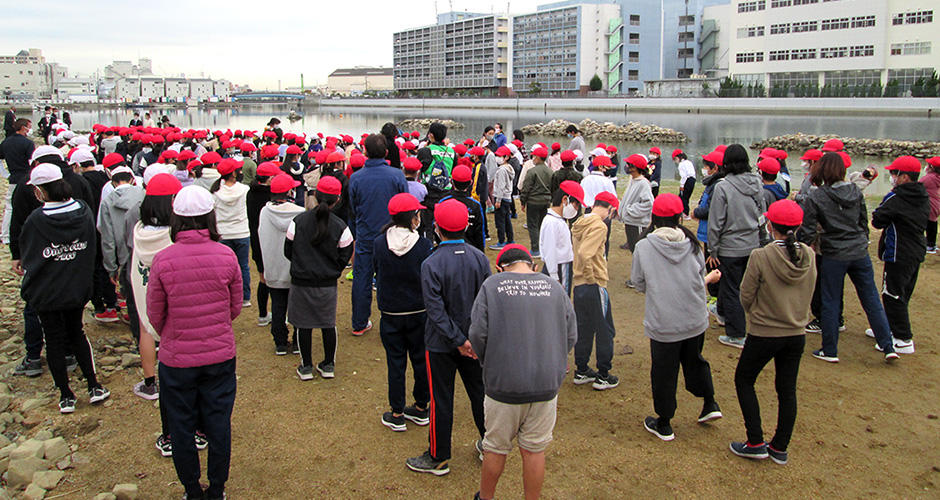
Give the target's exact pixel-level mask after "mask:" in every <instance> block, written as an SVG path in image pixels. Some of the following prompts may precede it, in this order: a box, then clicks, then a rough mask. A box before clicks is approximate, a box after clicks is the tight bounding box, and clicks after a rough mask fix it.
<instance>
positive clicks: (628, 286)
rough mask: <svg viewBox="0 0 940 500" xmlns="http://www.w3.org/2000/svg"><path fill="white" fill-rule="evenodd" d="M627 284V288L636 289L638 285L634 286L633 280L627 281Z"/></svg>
mask: <svg viewBox="0 0 940 500" xmlns="http://www.w3.org/2000/svg"><path fill="white" fill-rule="evenodd" d="M625 284H626V285H627V288H636V285H634V284H633V280H627V282H626V283H625Z"/></svg>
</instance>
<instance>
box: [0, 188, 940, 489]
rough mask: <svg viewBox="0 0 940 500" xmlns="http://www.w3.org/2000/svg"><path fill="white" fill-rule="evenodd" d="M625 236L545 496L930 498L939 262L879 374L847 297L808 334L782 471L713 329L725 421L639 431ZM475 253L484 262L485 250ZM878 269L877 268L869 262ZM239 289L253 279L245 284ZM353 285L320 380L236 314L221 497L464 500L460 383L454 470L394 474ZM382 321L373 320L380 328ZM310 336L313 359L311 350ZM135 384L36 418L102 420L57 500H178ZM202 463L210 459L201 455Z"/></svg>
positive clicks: (767, 381) (509, 480)
mask: <svg viewBox="0 0 940 500" xmlns="http://www.w3.org/2000/svg"><path fill="white" fill-rule="evenodd" d="M694 198H695V199H697V198H698V195H696V196H695V197H694ZM521 214H522V212H521V211H520V218H519V219H517V220H515V221H514V224H515V231H516V241H517V242H519V243H523V244H527V243H528V235H527V233H526V232H525V230H523V228H522V223H523V219H524V216H522V215H521ZM490 222H491V223H492V218H490ZM491 227H492V226H491ZM872 238H873V239H876V238H877V233H876V232H873V235H872ZM624 241H625V237H624V233H623V229H622V226H621V225H620V224H615V225H614V231H613V233H612V236H611V253H610V270H611V272H610V274H611V281H610V287H609V289H610V292H611V294H610V295H611V300H612V301H613V308H614V313H613V315H614V320H615V324H616V327H617V337H616V340H615V343H616V348H615V357H614V362H613V365H614V368H613V370H612V373H614V374H616V375H618V376H619V377H620V380H621V383H620V386H619V387H618V388H616V389H614V390H610V391H606V392H598V391H595V390H593V389H591V387H590V385H585V386H580V387H579V386H575V385H573V384H572V383H571V379H570V376H569V378H568V379H567V380H566V382H565V384H564V386H563V387H562V390H561V394H560V396H559V405H558V422H557V426H556V427H555V441H554V443H552V445H551V446H550V448H549V449H548V456H547V475H546V480H545V489H544V497H545V498H550V499H566V498H591V499H621V498H638V497H639V498H720V497H726V498H745V497H748V496H750V495H754V494H758V495H761V496H765V495H768V494H769V495H772V496H774V497H777V498H819V497H828V498H881V497H886V496H889V495H890V496H891V497H894V498H938V497H940V492H938V491H937V485H938V484H940V420H938V419H937V415H938V414H940V387H938V375H937V374H938V369H940V357H938V350H940V339H938V337H937V334H936V330H935V328H936V327H935V326H932V325H933V321H935V320H936V318H937V311H938V309H937V307H936V306H935V305H934V301H933V300H932V299H933V297H936V296H937V295H938V294H940V278H938V274H937V273H938V272H940V259H938V257H937V256H930V255H928V259H927V262H926V263H925V264H924V266H923V268H922V269H921V274H920V282H919V283H918V287H917V291H916V292H915V295H914V298H913V304H912V311H913V314H912V323H913V326H914V330H915V338H916V342H917V354H915V355H904V356H902V358H901V360H900V361H899V362H898V363H896V364H895V365H893V366H892V365H887V364H885V363H884V362H883V360H882V359H883V358H882V356H881V354H879V353H878V352H876V351H875V350H874V349H873V345H874V341H873V340H871V339H869V338H867V337H865V335H864V330H865V328H866V326H867V324H866V319H865V316H864V314H863V312H862V311H861V308H860V306H859V304H858V300H857V298H856V296H855V294H854V291H853V290H850V289H847V292H846V326H847V327H848V329H847V331H846V332H845V333H843V335H842V340H841V342H840V358H841V360H842V361H841V363H839V364H836V365H832V364H828V363H824V362H822V361H819V360H816V359H814V358H813V357H812V356H811V355H810V350H811V349H815V348H818V347H819V344H820V339H819V337H818V335H809V338H808V339H807V350H806V353H805V355H804V364H803V367H802V370H801V372H802V373H801V374H800V381H799V398H800V399H799V416H798V420H797V424H796V430H795V433H794V437H793V441H792V444H791V447H790V464H789V465H786V466H778V465H776V464H774V463H772V462H771V461H769V460H765V461H761V462H750V461H745V460H743V459H740V458H737V457H735V456H733V455H732V454H731V453H730V451H729V450H728V443H729V442H730V441H732V440H743V439H744V437H745V435H744V424H743V421H742V419H741V413H740V409H739V406H738V403H737V400H736V397H735V392H734V384H733V375H734V369H735V365H736V363H737V359H738V356H739V354H740V351H738V350H736V349H733V348H729V347H725V346H722V345H721V344H719V343H718V341H717V337H718V335H719V334H720V333H721V330H720V329H718V328H717V326H716V325H714V324H713V326H712V328H711V329H710V330H709V331H708V333H707V337H708V339H707V343H706V345H705V352H704V356H705V358H706V359H708V361H709V362H710V363H711V365H712V370H713V377H714V382H715V388H716V391H717V395H716V397H717V400H718V402H719V404H721V408H722V411H723V412H724V418H723V419H721V420H719V421H717V422H715V423H713V424H711V425H704V426H702V425H698V424H697V423H696V422H695V419H696V417H697V416H698V413H699V411H700V410H701V401H700V400H697V399H696V398H694V397H692V396H691V395H690V394H688V393H686V392H683V390H682V389H681V388H680V393H679V395H678V402H679V409H678V413H677V416H676V418H675V420H673V427H674V429H675V433H676V439H675V441H672V442H669V443H665V442H662V441H660V440H659V439H656V438H655V437H654V436H652V435H650V434H649V433H648V432H646V431H645V430H644V429H643V427H642V420H643V418H644V417H645V416H647V415H650V414H652V401H651V396H650V382H649V375H648V373H649V366H650V360H649V343H648V341H647V339H646V337H644V335H643V328H642V321H643V297H642V296H641V294H639V293H637V292H635V291H632V290H630V289H627V288H626V287H625V286H624V285H623V283H624V281H625V280H626V278H627V277H628V276H629V271H630V254H629V252H628V251H626V250H621V249H619V248H617V247H618V245H620V244H621V243H623V242H624ZM870 249H871V250H872V252H873V251H874V249H875V245H871V246H870ZM487 255H488V256H490V258H491V259H493V258H495V252H492V251H488V252H487ZM872 255H873V259H874V254H872ZM875 260H877V259H875ZM876 268H877V269H876V273H879V272H880V265H878V264H876ZM252 283H253V284H256V283H257V276H256V275H255V274H253V276H252ZM350 285H351V282H349V281H346V280H345V279H344V280H341V281H340V283H339V291H340V292H339V293H340V301H339V304H340V306H339V316H338V322H339V324H338V330H339V333H340V336H339V349H338V355H337V357H338V360H337V366H336V370H337V377H336V378H335V379H333V380H324V379H321V378H319V377H317V378H316V379H314V380H313V381H310V382H301V381H300V380H299V379H298V377H297V375H296V374H295V373H294V369H295V367H296V365H297V364H298V358H299V357H298V356H295V355H288V356H284V357H277V356H275V355H274V344H273V341H272V340H271V336H270V333H269V329H268V328H259V327H257V326H256V321H257V308H256V307H255V308H252V309H250V310H246V311H244V312H243V313H242V315H241V317H240V318H238V320H237V321H236V324H235V331H236V337H237V343H238V377H239V387H238V398H237V402H236V405H235V411H234V416H233V452H232V466H231V477H230V480H229V482H228V496H229V498H232V499H248V498H251V499H257V498H271V499H299V498H357V499H358V498H370V499H371V498H375V499H384V498H418V499H430V498H441V499H452V498H466V499H469V498H472V497H473V493H474V492H475V491H477V489H478V484H479V470H480V462H479V460H478V459H477V456H476V453H475V452H474V451H473V445H472V443H473V442H474V440H475V439H476V437H477V436H476V435H475V431H474V427H473V425H472V420H471V417H470V414H469V405H468V403H467V399H466V395H465V393H464V392H463V389H462V388H461V389H458V390H457V395H456V411H455V429H454V436H453V442H454V456H453V459H452V460H451V464H450V465H451V473H450V474H449V475H447V476H445V477H433V476H430V475H425V474H417V473H414V472H411V471H409V470H408V469H406V467H405V463H404V462H405V459H406V458H407V457H410V456H415V455H419V454H421V453H422V452H423V451H424V450H425V449H426V447H427V444H428V443H427V428H426V427H418V426H415V425H413V424H410V423H409V428H408V431H407V432H404V433H394V432H392V431H391V430H389V429H387V428H386V427H384V426H382V425H381V424H380V423H379V419H380V416H381V414H382V412H383V411H385V410H386V409H387V401H386V373H385V360H384V351H383V349H382V345H381V341H380V339H379V335H378V331H377V326H376V329H374V330H372V331H370V332H369V333H367V334H366V335H365V336H363V337H361V338H354V337H352V336H351V335H350V319H349V316H350V301H349V290H350ZM89 319H90V317H89ZM378 319H379V315H378V313H373V315H372V320H373V322H374V323H375V324H376V325H378ZM125 330H126V327H123V326H101V325H97V324H90V325H89V326H88V329H87V331H88V333H89V336H90V338H91V339H92V340H93V341H94V340H95V339H98V340H102V339H106V338H109V337H115V336H118V335H127V334H126V333H125ZM314 338H315V342H314V356H317V355H318V353H320V352H322V351H321V350H320V347H319V343H318V342H316V338H317V337H316V335H315V337H314ZM572 363H573V362H572ZM11 378H12V377H11ZM8 380H9V379H8ZM138 380H139V370H137V369H132V370H127V371H121V372H116V373H115V374H114V375H112V376H110V377H109V378H107V379H105V380H104V383H105V384H106V385H107V386H108V387H109V389H110V390H111V392H112V399H113V401H114V403H113V404H112V405H111V406H110V407H107V408H105V407H96V408H92V407H89V406H88V404H87V402H86V401H87V399H85V398H84V394H83V393H79V394H80V399H79V405H78V410H77V412H76V413H75V414H73V415H71V416H62V415H59V414H58V412H57V411H56V409H55V408H54V405H49V406H48V407H46V408H43V409H41V410H40V413H39V414H40V415H41V416H43V417H45V418H46V419H47V420H46V423H45V424H44V425H43V427H45V426H48V427H51V428H56V429H60V430H63V429H70V428H72V427H73V425H74V424H73V423H74V422H75V421H77V420H78V419H81V418H82V417H83V416H85V415H93V416H95V417H97V418H98V419H100V422H101V426H100V427H99V428H98V429H97V430H95V431H93V432H91V433H89V434H87V435H84V436H80V437H70V436H67V439H69V442H70V443H74V444H77V445H78V446H79V447H80V450H81V451H82V452H83V453H85V454H87V455H88V456H89V457H90V458H91V460H90V463H88V464H81V465H79V466H77V468H76V469H74V470H72V471H70V472H69V474H68V483H67V484H64V485H62V486H60V487H59V489H57V490H56V491H55V492H52V493H55V494H56V495H59V498H62V499H66V500H68V499H79V498H85V499H87V498H91V497H92V496H94V495H95V494H96V493H98V492H102V491H110V490H111V487H112V486H113V485H114V484H116V483H126V482H130V483H137V484H138V485H139V487H140V491H141V494H140V498H142V499H152V500H156V499H178V498H180V497H181V495H182V488H181V487H180V485H179V483H178V482H177V479H176V474H175V471H174V469H173V463H172V461H171V460H170V459H167V458H161V457H160V456H159V455H158V453H157V451H156V450H155V449H154V440H155V438H156V436H157V435H158V432H159V428H160V427H159V414H158V413H159V410H158V409H157V408H156V407H155V405H154V404H153V403H151V402H147V401H144V400H142V399H140V398H138V397H136V396H134V395H133V394H132V392H131V388H132V385H133V384H134V383H135V382H137V381H138ZM11 383H13V384H14V388H15V389H16V390H17V391H27V390H34V391H36V390H48V391H49V393H50V395H53V394H54V393H53V392H52V381H51V378H50V376H49V375H48V373H46V374H44V375H43V376H42V377H41V378H37V379H28V380H24V379H16V380H15V382H11ZM458 385H459V384H458ZM758 393H759V395H760V397H761V402H762V404H763V415H764V417H765V433H767V439H769V438H770V436H772V433H773V429H774V422H775V419H774V415H775V414H776V403H775V399H774V395H773V368H772V367H769V368H768V369H767V370H766V371H765V373H764V374H763V375H762V376H761V378H760V379H759V381H758ZM409 401H410V398H409ZM201 455H202V458H203V464H205V462H204V461H205V456H206V455H205V452H202V453H201ZM63 493H65V494H64V495H62V494H63ZM521 496H522V486H521V460H520V459H519V456H518V454H517V453H514V454H513V455H512V456H511V458H510V459H509V461H508V465H507V468H506V472H505V474H504V475H503V479H502V481H501V482H500V485H499V488H498V490H497V497H498V498H520V497H521Z"/></svg>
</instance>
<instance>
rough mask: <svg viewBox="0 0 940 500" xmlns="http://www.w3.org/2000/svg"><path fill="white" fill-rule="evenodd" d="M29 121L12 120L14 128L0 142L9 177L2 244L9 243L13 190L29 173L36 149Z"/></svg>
mask: <svg viewBox="0 0 940 500" xmlns="http://www.w3.org/2000/svg"><path fill="white" fill-rule="evenodd" d="M29 126H30V121H29V120H27V119H25V118H20V119H19V120H16V121H15V122H13V124H12V125H10V127H11V128H12V129H14V130H16V132H15V133H13V134H11V133H10V132H9V131H7V137H6V139H4V140H3V142H0V160H4V161H6V164H7V171H8V172H9V173H10V177H9V178H7V182H8V183H9V187H8V188H7V196H6V203H5V204H4V210H3V230H2V235H0V239H2V240H3V244H5V245H6V244H9V243H10V217H11V216H12V215H13V205H12V200H13V191H14V190H15V189H16V184H17V183H18V182H19V181H20V179H22V178H24V177H26V176H28V175H29V161H30V158H31V157H32V156H33V151H35V150H36V144H35V143H34V142H33V141H32V139H30V138H29V137H28V136H29Z"/></svg>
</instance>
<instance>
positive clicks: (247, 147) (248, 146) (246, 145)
mask: <svg viewBox="0 0 940 500" xmlns="http://www.w3.org/2000/svg"><path fill="white" fill-rule="evenodd" d="M238 149H240V150H242V153H250V152H252V151H257V150H258V147H257V146H255V145H254V144H252V143H251V142H249V141H243V142H242V144H241V146H239V147H238Z"/></svg>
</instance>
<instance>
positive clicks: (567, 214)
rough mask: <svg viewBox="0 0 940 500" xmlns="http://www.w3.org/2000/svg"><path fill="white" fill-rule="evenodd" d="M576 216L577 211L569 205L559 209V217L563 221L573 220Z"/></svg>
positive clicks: (566, 204)
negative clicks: (563, 219)
mask: <svg viewBox="0 0 940 500" xmlns="http://www.w3.org/2000/svg"><path fill="white" fill-rule="evenodd" d="M577 215H578V209H577V208H575V207H574V205H572V204H571V203H565V206H564V207H562V209H561V216H562V218H565V219H574V218H575V217H576V216H577Z"/></svg>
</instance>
